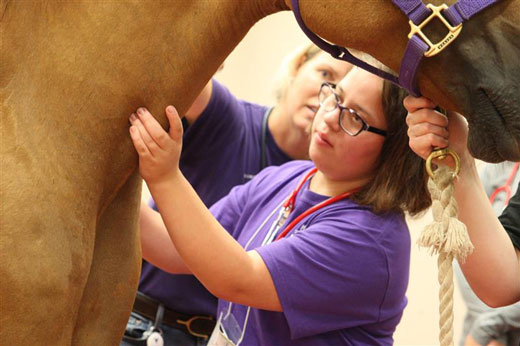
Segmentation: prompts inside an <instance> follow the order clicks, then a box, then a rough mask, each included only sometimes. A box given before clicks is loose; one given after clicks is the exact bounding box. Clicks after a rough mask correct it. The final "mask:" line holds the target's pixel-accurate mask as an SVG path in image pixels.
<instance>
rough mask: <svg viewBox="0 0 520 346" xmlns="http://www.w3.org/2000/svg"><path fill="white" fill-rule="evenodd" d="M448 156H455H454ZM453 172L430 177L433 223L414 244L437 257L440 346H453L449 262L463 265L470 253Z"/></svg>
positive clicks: (447, 170)
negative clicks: (427, 249) (456, 194)
mask: <svg viewBox="0 0 520 346" xmlns="http://www.w3.org/2000/svg"><path fill="white" fill-rule="evenodd" d="M450 155H456V154H455V153H454V152H452V153H450ZM454 176H455V175H454V174H453V171H452V170H451V169H450V168H449V167H447V166H444V165H443V166H440V167H439V168H438V169H437V170H435V172H433V174H430V179H429V181H428V190H429V191H430V194H431V197H432V213H433V222H432V223H431V224H430V225H428V226H426V227H425V228H424V230H423V232H422V233H421V235H420V237H419V239H418V241H417V243H418V244H419V245H420V246H423V247H427V248H429V250H430V253H431V254H439V258H438V262H437V263H438V267H439V274H438V280H439V285H440V291H439V301H440V305H439V315H440V320H439V326H440V335H439V340H440V345H441V346H448V345H453V268H452V261H453V259H454V258H457V259H458V260H459V261H461V262H464V260H465V259H466V257H467V256H468V255H469V254H470V253H471V252H472V251H473V244H472V243H471V240H470V239H469V236H468V232H467V230H466V226H465V225H464V224H463V223H462V222H460V221H459V220H458V218H457V215H458V209H457V202H456V201H455V198H454V197H453V192H454V186H453V180H454Z"/></svg>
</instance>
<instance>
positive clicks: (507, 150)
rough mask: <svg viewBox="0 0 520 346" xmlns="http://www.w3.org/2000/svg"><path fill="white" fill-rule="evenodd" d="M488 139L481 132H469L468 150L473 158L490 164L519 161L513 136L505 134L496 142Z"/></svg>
mask: <svg viewBox="0 0 520 346" xmlns="http://www.w3.org/2000/svg"><path fill="white" fill-rule="evenodd" d="M484 132H485V129H484ZM488 136H489V135H488ZM488 138H489V137H486V134H485V133H483V134H482V132H481V131H477V130H474V131H471V130H470V132H469V136H468V148H469V151H470V153H471V155H473V157H475V158H477V159H479V160H483V161H486V162H491V163H498V162H503V161H520V147H519V145H518V141H517V140H515V138H514V137H513V136H511V135H509V134H505V135H504V136H501V137H500V138H498V139H497V142H495V141H493V140H491V141H489V140H488Z"/></svg>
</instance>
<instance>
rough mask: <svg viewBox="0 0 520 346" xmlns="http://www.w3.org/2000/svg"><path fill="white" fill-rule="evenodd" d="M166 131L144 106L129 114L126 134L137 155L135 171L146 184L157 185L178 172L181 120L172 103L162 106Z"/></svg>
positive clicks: (180, 147)
mask: <svg viewBox="0 0 520 346" xmlns="http://www.w3.org/2000/svg"><path fill="white" fill-rule="evenodd" d="M166 116H167V118H168V121H169V123H170V131H169V132H166V131H164V130H163V128H162V127H161V125H159V123H158V122H157V120H155V118H154V117H153V116H152V114H150V112H148V110H147V109H146V108H139V109H138V110H137V112H136V113H133V114H132V115H130V124H131V126H130V137H131V138H132V142H133V143H134V147H135V150H136V151H137V153H138V154H139V172H140V173H141V176H142V177H143V179H144V180H146V183H147V184H148V185H150V184H157V183H161V182H164V181H167V180H169V179H171V178H173V177H175V176H176V175H178V174H180V170H179V158H180V154H181V149H182V123H181V120H180V118H179V114H178V113H177V110H176V109H175V107H173V106H168V107H167V108H166Z"/></svg>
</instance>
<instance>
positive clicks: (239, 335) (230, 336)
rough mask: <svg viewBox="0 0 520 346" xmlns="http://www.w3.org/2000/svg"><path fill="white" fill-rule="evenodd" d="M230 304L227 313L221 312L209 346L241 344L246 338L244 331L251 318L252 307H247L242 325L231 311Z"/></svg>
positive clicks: (234, 345)
mask: <svg viewBox="0 0 520 346" xmlns="http://www.w3.org/2000/svg"><path fill="white" fill-rule="evenodd" d="M232 305H233V304H230V305H229V308H228V311H227V313H226V314H224V313H223V312H221V313H220V316H219V318H218V321H217V324H216V326H215V329H213V332H212V333H211V337H210V339H209V341H208V346H239V345H240V344H241V342H242V340H243V339H244V333H245V329H246V326H247V320H248V319H249V311H250V310H251V308H250V307H248V308H247V313H246V319H245V321H244V324H243V326H242V327H240V325H239V324H238V322H237V320H236V319H235V316H234V315H233V314H232V313H231V306H232Z"/></svg>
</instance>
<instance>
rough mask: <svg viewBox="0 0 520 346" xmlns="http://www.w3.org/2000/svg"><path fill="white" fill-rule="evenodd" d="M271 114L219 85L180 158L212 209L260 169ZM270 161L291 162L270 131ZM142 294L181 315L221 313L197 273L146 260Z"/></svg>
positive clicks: (185, 141) (189, 132) (187, 136)
mask: <svg viewBox="0 0 520 346" xmlns="http://www.w3.org/2000/svg"><path fill="white" fill-rule="evenodd" d="M266 110H267V107H264V106H259V105H256V104H252V103H249V102H245V101H241V100H237V99H236V98H235V97H234V96H233V95H232V94H231V93H230V92H229V90H227V89H226V88H225V87H224V86H222V85H221V84H219V83H218V82H216V81H215V80H214V81H213V92H212V95H211V99H210V101H209V103H208V106H207V107H206V109H205V110H204V112H202V114H201V115H200V116H199V118H198V119H197V120H196V121H195V122H194V123H193V124H192V125H191V126H189V127H188V128H187V130H186V131H185V132H184V137H183V148H182V153H181V158H180V168H181V171H182V172H183V174H184V176H185V177H186V178H187V179H188V181H189V182H190V183H191V185H192V186H193V188H194V189H195V191H197V193H198V195H199V196H200V198H201V199H202V201H203V202H204V203H205V204H206V206H207V207H210V206H211V205H212V204H214V203H215V202H216V201H218V200H219V199H220V198H222V197H223V196H225V195H226V194H227V193H228V192H229V191H230V190H231V188H232V187H234V186H236V185H239V184H243V183H245V182H247V181H249V180H250V179H251V178H252V177H253V176H254V175H255V174H256V173H258V172H259V171H260V169H261V140H262V121H263V118H264V114H265V112H266ZM265 159H266V164H267V165H268V166H270V165H281V164H283V163H285V162H287V161H289V160H291V158H290V157H289V156H287V155H286V154H285V153H284V152H282V151H281V149H280V148H279V147H278V146H277V145H276V143H275V141H274V139H273V137H272V135H271V133H270V132H269V130H268V129H267V132H266V138H265ZM139 291H140V292H142V293H144V294H146V295H147V296H149V297H152V298H154V299H156V300H158V301H160V302H162V303H163V304H165V305H166V306H167V307H168V308H170V309H171V310H174V311H177V312H181V313H186V314H203V315H215V312H216V309H217V299H216V298H215V297H214V296H213V295H212V294H211V293H209V292H208V291H207V290H206V289H205V288H204V286H202V284H201V283H200V282H199V281H198V280H197V279H196V278H195V277H194V276H193V275H174V274H170V273H167V272H164V271H162V270H160V269H159V268H156V267H154V266H153V265H151V264H150V263H148V262H146V261H143V266H142V271H141V278H140V283H139Z"/></svg>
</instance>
